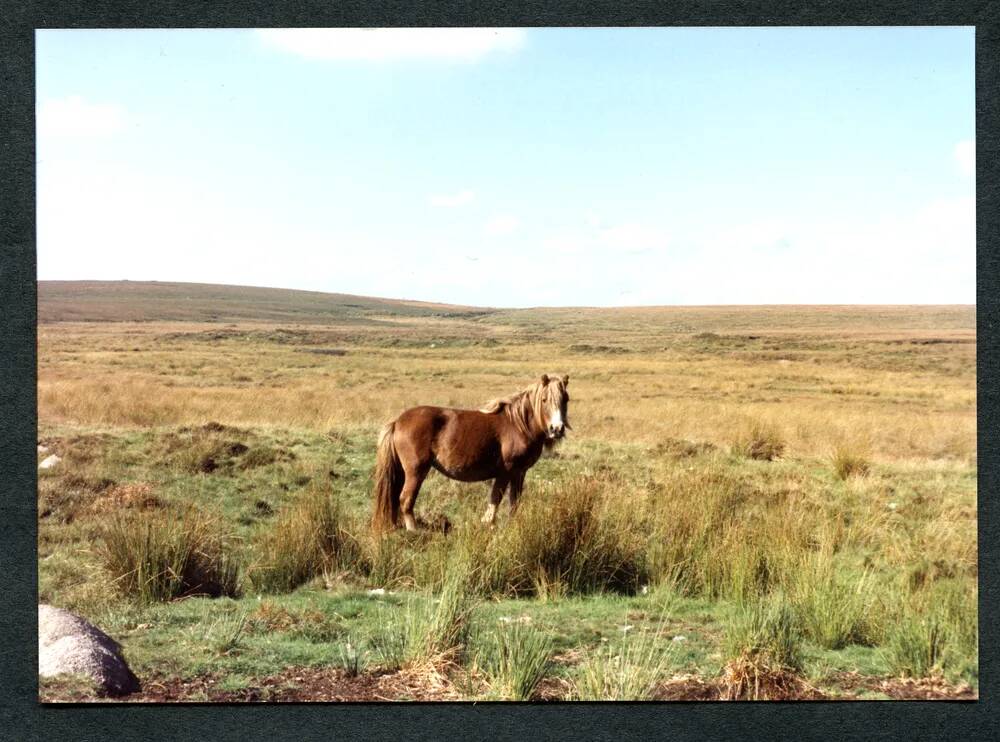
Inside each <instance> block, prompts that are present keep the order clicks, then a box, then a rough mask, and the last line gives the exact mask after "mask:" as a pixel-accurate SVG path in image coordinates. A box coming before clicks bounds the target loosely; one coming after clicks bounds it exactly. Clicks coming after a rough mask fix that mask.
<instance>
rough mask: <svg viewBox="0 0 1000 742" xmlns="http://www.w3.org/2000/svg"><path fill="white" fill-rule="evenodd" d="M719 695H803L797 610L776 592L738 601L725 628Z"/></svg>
mask: <svg viewBox="0 0 1000 742" xmlns="http://www.w3.org/2000/svg"><path fill="white" fill-rule="evenodd" d="M725 653H726V656H727V657H728V658H729V659H728V662H727V663H726V666H725V668H724V670H723V677H722V683H721V686H722V692H721V698H722V699H723V700H729V701H734V700H746V701H766V700H780V699H789V698H801V697H804V696H807V695H808V690H810V689H809V687H808V686H807V685H806V683H805V681H804V680H803V679H802V678H801V676H800V672H801V670H802V650H801V636H800V633H799V630H798V627H797V626H796V624H795V613H794V611H793V610H792V608H791V606H790V605H789V604H788V603H787V602H786V601H785V600H784V598H783V597H782V596H780V595H777V596H774V597H772V598H770V599H767V600H765V601H760V602H754V603H744V604H742V605H739V606H738V607H737V609H736V611H735V614H734V616H733V618H732V620H731V622H730V624H729V627H728V629H727V631H726V638H725Z"/></svg>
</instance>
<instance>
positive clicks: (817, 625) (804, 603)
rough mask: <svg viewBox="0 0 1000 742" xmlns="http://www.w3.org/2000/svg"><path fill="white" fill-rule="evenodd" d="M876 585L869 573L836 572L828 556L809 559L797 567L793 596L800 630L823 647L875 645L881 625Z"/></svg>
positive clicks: (880, 634)
mask: <svg viewBox="0 0 1000 742" xmlns="http://www.w3.org/2000/svg"><path fill="white" fill-rule="evenodd" d="M875 588H876V586H875V583H874V580H873V579H872V577H871V575H870V574H868V573H862V574H861V575H860V576H857V577H852V575H851V574H850V573H849V572H843V571H842V572H838V571H837V570H836V569H835V567H834V562H833V558H832V557H831V556H829V555H822V556H821V557H820V558H816V557H813V558H812V559H810V560H808V561H807V562H806V563H805V564H803V565H802V566H801V567H800V568H799V569H798V570H796V582H795V586H794V597H793V601H794V605H795V609H796V612H797V614H798V616H799V619H800V621H801V625H802V628H803V633H804V634H805V635H806V636H807V637H808V638H810V639H812V640H813V641H814V642H816V643H817V644H818V645H820V646H821V647H824V648H826V649H842V648H844V647H846V646H848V645H851V644H860V645H864V646H875V645H877V644H878V643H879V641H880V639H881V637H882V627H881V626H879V622H878V605H877V597H878V596H877V593H876V589H875Z"/></svg>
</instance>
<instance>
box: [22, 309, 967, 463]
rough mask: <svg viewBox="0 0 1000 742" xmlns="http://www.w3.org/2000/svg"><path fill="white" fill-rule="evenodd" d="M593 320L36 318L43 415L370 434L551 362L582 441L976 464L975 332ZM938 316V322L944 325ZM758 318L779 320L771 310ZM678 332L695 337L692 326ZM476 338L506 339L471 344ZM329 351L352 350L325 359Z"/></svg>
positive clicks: (530, 374)
mask: <svg viewBox="0 0 1000 742" xmlns="http://www.w3.org/2000/svg"><path fill="white" fill-rule="evenodd" d="M539 311H543V310H539ZM552 311H554V310H549V312H550V313H551V312H552ZM593 311H595V312H597V315H595V316H596V318H597V319H601V318H604V321H605V323H606V325H607V326H606V327H604V326H602V324H601V322H599V321H597V319H595V322H594V327H592V328H587V327H583V328H581V327H577V326H576V325H575V324H573V323H567V324H566V325H565V326H560V325H555V326H548V325H543V326H544V327H547V328H548V329H547V330H546V333H545V335H544V337H543V338H541V339H540V340H539V341H535V342H530V343H529V342H524V341H523V340H522V339H521V338H522V335H523V331H522V330H521V329H518V328H516V327H515V328H513V329H512V327H511V324H510V320H508V319H505V321H504V322H503V323H499V324H497V325H496V326H491V325H488V324H486V321H485V320H481V321H477V322H468V321H461V320H456V319H448V318H434V317H431V318H412V317H404V318H399V319H394V320H392V321H389V320H383V324H382V325H379V326H377V327H375V328H365V329H364V330H359V329H358V328H357V327H354V326H344V327H339V328H338V327H337V326H331V325H324V326H321V327H320V326H305V327H300V326H297V325H296V326H293V327H294V330H295V332H299V333H304V335H299V336H295V335H289V334H288V333H276V332H275V328H274V325H262V324H240V325H239V326H238V329H235V328H234V326H232V325H221V324H205V323H197V324H195V323H189V324H184V323H153V322H150V323H117V324H107V323H100V324H98V323H87V324H83V323H81V324H71V323H64V324H48V325H42V326H40V328H39V351H40V352H39V389H38V392H39V417H40V421H41V422H42V423H43V424H53V423H72V424H74V425H85V426H88V425H89V426H149V425H153V426H157V425H184V424H199V423H204V422H206V421H209V420H218V421H220V422H223V423H227V424H237V425H249V426H259V427H270V426H277V427H298V428H305V429H311V430H317V431H325V430H328V429H330V428H334V427H343V426H375V425H377V424H379V423H380V422H382V421H383V420H385V419H387V418H390V417H392V416H394V415H396V414H398V413H399V411H400V410H402V409H404V408H405V407H407V406H412V405H415V404H422V403H431V404H440V405H455V406H468V407H475V406H478V405H479V404H481V403H482V402H483V401H485V400H486V399H489V398H492V397H495V396H497V395H500V394H506V393H510V392H512V391H514V390H516V389H518V388H520V387H522V386H523V385H526V384H527V383H529V382H530V381H532V380H533V379H534V378H535V376H537V375H538V374H539V373H541V372H542V371H553V370H556V371H560V372H568V373H569V374H570V375H571V377H572V379H573V403H572V407H571V414H572V419H573V423H574V426H575V428H576V429H577V431H578V434H580V435H584V436H586V437H587V438H589V439H597V440H606V441H614V442H637V443H646V444H654V445H655V444H657V443H659V442H661V441H663V440H665V439H668V438H684V439H691V440H696V441H707V442H712V443H715V444H716V445H720V446H727V445H729V444H730V442H731V441H732V438H733V435H734V432H735V431H736V430H737V429H738V428H740V427H741V426H743V425H745V424H746V422H747V421H752V422H754V423H756V424H759V425H762V426H766V427H767V428H768V429H770V430H772V431H774V433H775V435H777V436H778V437H780V439H781V440H782V441H784V443H785V444H786V451H785V453H786V455H792V456H803V455H807V456H824V455H828V453H829V451H830V448H831V445H832V444H833V442H834V441H836V440H840V439H843V437H844V435H845V433H847V432H850V433H851V434H852V435H855V436H863V437H864V438H866V439H867V440H870V441H871V451H870V453H871V456H872V459H873V461H874V462H877V461H879V460H885V459H891V460H905V459H932V460H958V461H965V462H970V461H972V462H974V459H975V454H976V450H975V431H976V416H975V411H976V393H975V365H974V358H975V345H974V329H972V328H971V325H970V327H969V328H965V327H962V328H958V329H948V330H939V329H935V328H934V325H933V324H930V323H929V327H928V329H924V330H920V329H919V328H918V329H914V328H911V327H908V326H905V325H904V326H903V327H901V328H900V329H899V330H896V331H892V329H891V328H890V329H883V330H882V333H881V334H879V335H874V334H873V333H874V330H873V329H872V328H871V327H869V326H868V324H860V325H857V326H851V325H846V326H845V330H844V332H843V333H842V334H840V335H834V334H831V330H830V329H829V328H828V327H827V325H826V324H825V323H824V322H817V325H818V326H819V329H810V328H809V327H808V326H806V327H805V328H804V329H802V330H797V331H795V332H794V333H792V332H790V331H789V330H788V328H787V327H780V326H779V327H775V326H772V327H768V326H765V327H764V329H762V330H757V331H755V332H760V333H762V334H761V335H759V336H758V335H756V334H750V335H741V336H735V335H734V336H732V337H734V338H736V340H733V341H729V340H723V341H721V342H720V341H715V340H711V339H709V340H699V339H697V338H698V335H697V334H692V333H690V332H679V331H676V330H673V329H672V328H673V327H674V325H675V323H674V321H673V320H671V319H669V314H667V315H665V316H664V317H661V318H660V319H661V321H662V323H663V324H662V325H659V326H658V325H657V324H656V323H655V322H650V321H649V319H650V318H646V319H647V322H649V324H646V325H645V326H644V327H643V328H642V332H643V334H642V335H641V338H642V340H641V342H640V338H638V337H636V330H635V329H631V328H630V327H629V325H628V322H627V321H626V320H627V319H628V318H630V317H631V316H632V314H635V313H636V312H639V310H635V311H634V312H631V313H628V314H625V315H624V316H623V317H619V316H618V315H616V314H614V313H613V311H612V310H607V312H605V311H604V310H593ZM621 311H624V310H621ZM650 311H651V310H650ZM689 311H694V310H689ZM744 311H747V312H751V313H752V312H758V310H744ZM704 312H705V313H706V316H712V313H711V309H706V310H704ZM607 313H610V316H611V317H612V318H613V320H614V321H611V320H608V319H607V317H606V314H607ZM639 314H642V313H641V312H639ZM513 316H514V317H515V318H520V315H517V314H514V315H513ZM790 316H791V318H792V319H795V318H796V317H795V313H792V314H791V315H790ZM816 316H817V317H818V318H823V317H825V315H824V314H823V313H822V312H818V311H817V312H816ZM943 316H944V318H943V319H942V320H941V323H943V324H946V325H947V324H949V323H950V322H952V320H951V317H950V315H948V314H945V315H943ZM762 317H763V318H758V321H759V322H761V323H764V322H765V321H766V322H774V321H777V320H776V319H775V318H774V317H772V316H771V313H768V312H764V314H763V315H762ZM654 318H655V315H654ZM800 321H801V318H800ZM681 326H683V327H685V328H690V327H695V325H694V324H691V321H690V320H689V321H688V324H683V323H682V325H681ZM713 326H716V325H713ZM289 332H290V331H289ZM970 332H971V333H972V335H971V338H970ZM227 333H228V334H227ZM324 333H325V334H324ZM463 333H464V335H463ZM765 333H766V334H765ZM463 337H464V339H463ZM470 337H473V338H475V337H481V338H487V339H490V340H491V342H493V343H497V344H485V345H477V346H474V347H469V346H468V345H467V343H468V342H469V340H468V339H469V338H470ZM610 337H614V338H616V340H617V344H623V340H624V341H628V342H629V343H631V345H629V346H628V347H630V348H634V350H632V351H630V352H626V353H610V352H605V351H604V350H600V349H601V348H604V349H607V348H608V347H611V346H608V345H604V344H603V343H602V342H601V341H603V342H608V343H610V342H612V341H611V340H610V339H609V338H610ZM719 337H722V338H728V337H730V336H728V335H723V336H719ZM740 338H757V339H752V340H747V339H740ZM650 339H655V340H656V341H657V342H656V343H655V344H650ZM580 340H587V341H588V343H580V342H577V341H580ZM970 340H971V341H972V342H971V343H970V342H969V341H970ZM939 341H940V342H939ZM393 342H396V343H405V345H403V344H400V345H395V346H394V345H392V343H393ZM476 342H479V341H476ZM484 342H485V341H484ZM461 343H466V344H465V345H463V344H461ZM923 343H931V344H929V345H927V344H923ZM432 345H434V346H435V347H431V346H432ZM772 346H773V347H772ZM331 347H336V348H337V349H342V350H345V351H346V354H345V355H342V356H335V355H325V354H321V353H317V352H315V351H317V350H320V351H322V350H325V349H328V348H331ZM573 347H584V348H598V350H597V351H596V352H595V351H593V350H582V351H576V350H574V351H569V350H568V349H569V348H573Z"/></svg>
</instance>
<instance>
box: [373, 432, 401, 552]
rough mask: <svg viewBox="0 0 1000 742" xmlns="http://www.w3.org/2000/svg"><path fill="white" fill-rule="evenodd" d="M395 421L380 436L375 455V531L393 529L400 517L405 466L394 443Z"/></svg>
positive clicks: (380, 531)
mask: <svg viewBox="0 0 1000 742" xmlns="http://www.w3.org/2000/svg"><path fill="white" fill-rule="evenodd" d="M395 429H396V423H395V421H393V422H391V423H389V424H388V425H386V426H385V427H384V428H382V432H380V433H379V436H378V453H377V454H376V457H375V511H374V512H373V513H372V530H373V531H375V533H382V532H384V531H389V530H392V529H393V528H395V527H396V521H397V520H398V519H399V495H400V493H401V492H402V491H403V467H402V466H401V465H400V463H399V456H398V455H396V445H395V443H393V441H392V439H393V432H394V431H395Z"/></svg>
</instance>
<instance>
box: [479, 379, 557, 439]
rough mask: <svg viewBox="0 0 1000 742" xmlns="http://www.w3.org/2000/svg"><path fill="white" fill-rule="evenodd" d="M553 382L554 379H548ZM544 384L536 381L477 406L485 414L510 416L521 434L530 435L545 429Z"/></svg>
mask: <svg viewBox="0 0 1000 742" xmlns="http://www.w3.org/2000/svg"><path fill="white" fill-rule="evenodd" d="M549 383H561V382H555V380H551V381H549ZM544 389H545V384H543V383H542V382H541V381H536V382H535V383H534V384H532V385H531V386H529V387H526V388H524V389H522V390H521V391H519V392H517V393H515V394H512V395H510V396H509V397H498V398H496V399H491V400H490V401H489V402H487V403H486V404H484V405H483V406H482V407H480V408H479V411H480V412H485V413H487V414H493V413H502V414H506V415H507V417H508V418H510V420H511V422H513V423H514V425H515V426H516V427H517V429H518V431H520V432H521V433H522V434H523V435H526V436H528V437H531V436H532V435H534V434H535V433H536V432H537V431H541V430H544V429H545V418H544V410H543V404H542V393H543V391H544Z"/></svg>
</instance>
